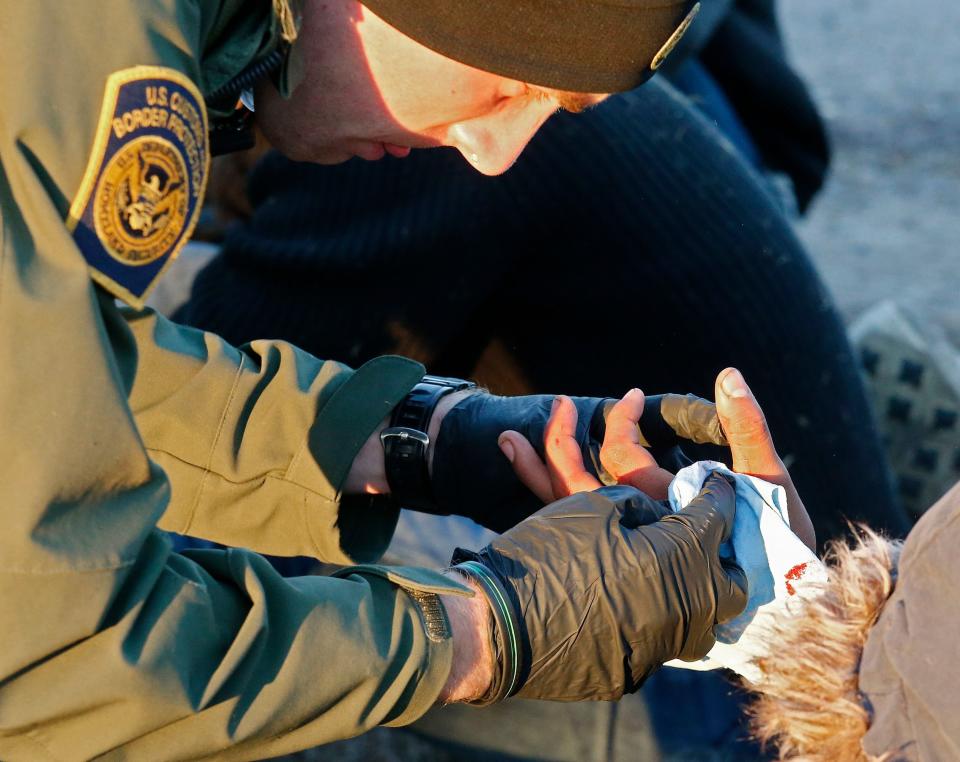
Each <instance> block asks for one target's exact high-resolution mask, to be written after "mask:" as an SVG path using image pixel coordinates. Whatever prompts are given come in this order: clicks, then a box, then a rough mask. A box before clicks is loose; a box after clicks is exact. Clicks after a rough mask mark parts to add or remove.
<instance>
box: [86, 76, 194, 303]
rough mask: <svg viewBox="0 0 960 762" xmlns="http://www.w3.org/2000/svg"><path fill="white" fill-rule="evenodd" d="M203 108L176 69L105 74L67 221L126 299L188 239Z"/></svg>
mask: <svg viewBox="0 0 960 762" xmlns="http://www.w3.org/2000/svg"><path fill="white" fill-rule="evenodd" d="M208 140H209V137H208V124H207V111H206V108H205V106H204V103H203V97H202V96H201V95H200V91H199V90H198V89H197V87H196V85H194V84H193V82H192V81H191V80H190V79H189V78H188V77H186V76H185V75H183V74H181V73H180V72H178V71H176V70H175V69H168V68H165V67H160V66H137V67H134V68H132V69H124V70H122V71H118V72H115V73H113V74H111V75H110V78H109V79H108V80H107V87H106V90H105V93H104V98H103V107H102V108H101V110H100V119H99V122H98V123H97V130H96V138H95V140H94V145H93V152H92V154H91V156H90V160H89V162H88V163H87V169H86V172H85V173H84V176H83V182H82V183H81V184H80V190H79V192H78V193H77V196H76V198H75V199H74V201H73V204H72V205H71V206H70V214H69V217H68V218H67V228H68V229H69V230H70V232H71V233H72V235H73V239H74V241H76V243H77V246H78V247H79V248H80V251H81V252H82V253H83V256H84V258H85V259H86V260H87V265H88V266H89V267H90V274H91V277H93V279H94V280H95V281H97V283H99V284H100V285H102V286H103V287H104V288H106V289H107V290H108V291H110V292H111V293H112V294H113V295H114V296H116V297H118V298H120V299H122V300H123V301H125V302H127V303H128V304H130V305H132V306H134V307H138V308H139V307H142V306H143V302H144V299H145V298H146V296H147V294H148V293H149V291H150V289H151V288H152V287H153V286H154V284H155V283H156V282H157V280H158V279H159V278H160V275H161V274H162V273H163V271H164V270H165V269H166V268H167V267H168V266H169V265H170V264H171V263H172V262H173V260H174V258H175V257H176V256H177V254H178V253H179V252H180V249H181V248H183V245H184V244H185V243H186V242H187V239H188V238H189V237H190V234H191V233H192V232H193V229H194V227H195V226H196V224H197V219H198V217H199V215H200V208H201V205H202V203H203V194H204V190H205V189H206V185H207V173H208V170H209V164H210V151H209V145H208Z"/></svg>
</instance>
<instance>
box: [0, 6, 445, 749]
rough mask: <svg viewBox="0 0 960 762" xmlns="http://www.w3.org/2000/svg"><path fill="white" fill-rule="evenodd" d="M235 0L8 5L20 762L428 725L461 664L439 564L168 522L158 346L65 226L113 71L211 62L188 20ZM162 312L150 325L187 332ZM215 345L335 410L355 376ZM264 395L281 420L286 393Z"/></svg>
mask: <svg viewBox="0 0 960 762" xmlns="http://www.w3.org/2000/svg"><path fill="white" fill-rule="evenodd" d="M214 5H216V4H215V3H204V4H194V3H188V2H181V3H176V2H169V3H155V4H145V3H139V2H134V0H104V1H103V2H101V3H97V5H96V13H88V14H87V15H83V14H84V13H85V12H86V11H88V10H89V5H88V4H85V3H77V4H63V3H53V2H31V3H3V4H0V29H3V30H4V44H3V45H2V46H0V90H2V92H3V93H4V108H3V109H2V110H0V365H2V373H0V420H2V421H3V432H4V435H3V437H0V469H2V478H0V506H2V509H0V510H2V522H3V527H2V531H0V621H2V622H3V648H2V649H0V759H3V760H5V761H11V762H16V761H17V760H31V761H34V760H73V759H93V758H100V757H108V758H111V759H130V758H136V759H151V760H154V759H155V760H165V759H199V758H204V757H211V756H214V757H216V758H218V759H231V758H235V759H255V758H263V757H269V756H274V755H276V754H280V753H284V752H288V751H293V750H294V749H298V748H305V747H307V746H310V745H312V744H316V743H323V742H325V741H329V740H332V739H336V738H345V737H348V736H351V735H355V734H357V733H360V732H363V731H364V730H365V729H367V728H369V727H371V726H373V725H376V724H383V723H389V724H396V723H403V722H408V721H410V720H412V719H414V718H415V717H417V716H418V715H419V714H420V713H422V712H423V711H424V710H425V709H426V708H427V707H428V706H430V705H431V704H432V703H433V702H434V701H435V699H436V696H437V694H438V692H439V690H440V689H441V687H442V685H443V683H444V681H445V679H446V675H447V673H448V671H449V664H450V658H451V644H450V641H449V639H448V638H446V637H444V636H443V634H442V633H441V634H437V633H436V632H435V631H434V630H430V629H428V628H427V627H426V626H425V624H424V617H423V612H422V611H421V609H420V606H419V604H418V603H417V596H416V595H414V594H413V592H412V591H415V590H433V591H439V592H445V591H450V592H456V591H457V590H459V588H457V587H456V586H454V585H450V584H449V583H448V582H447V581H446V580H445V578H444V577H442V576H440V575H439V574H436V573H432V572H428V571H414V570H407V571H403V572H396V571H390V570H387V569H380V568H377V567H373V568H364V569H354V570H352V571H350V570H348V571H347V572H345V573H344V574H343V575H341V577H339V578H306V579H295V580H290V581H286V580H283V579H282V578H280V577H279V576H277V575H276V574H274V573H273V571H272V570H271V569H270V568H268V566H267V565H266V564H265V562H264V561H263V560H262V559H261V558H260V557H259V556H256V555H254V554H252V553H250V552H246V551H209V552H205V553H200V554H198V555H194V556H181V555H177V554H172V553H171V551H170V544H169V541H168V540H167V539H166V537H165V536H164V535H163V534H162V533H160V532H158V531H157V530H156V528H155V527H156V524H157V522H158V521H159V520H160V519H161V517H162V516H163V515H164V512H165V510H166V507H167V505H168V502H169V497H170V493H169V482H168V480H167V477H166V475H165V474H164V471H163V469H162V468H161V467H160V466H158V465H157V464H156V463H155V462H153V461H151V459H150V457H149V456H148V453H147V452H146V450H145V448H144V445H143V440H142V438H141V436H140V434H139V432H138V430H137V426H136V422H135V420H134V416H133V413H132V411H131V409H130V406H129V404H128V402H127V395H128V393H129V392H131V390H132V387H133V386H134V385H135V384H136V382H137V373H136V372H135V369H136V366H137V364H138V361H140V360H142V361H143V363H144V364H145V366H146V365H149V364H151V363H152V362H153V361H152V360H151V359H150V358H148V357H147V356H146V354H147V353H146V352H144V354H143V356H142V357H140V358H138V356H137V353H136V348H137V346H138V342H137V340H136V339H135V337H134V334H133V332H132V330H131V328H130V326H128V325H127V323H126V321H125V320H123V318H122V317H121V316H120V315H119V313H118V311H117V310H116V308H115V307H114V305H113V301H112V299H109V298H108V297H106V296H105V295H104V294H103V292H100V291H98V289H96V288H95V287H94V286H93V285H92V283H91V280H90V274H89V272H88V269H87V265H86V262H85V261H84V259H83V257H82V256H81V254H80V252H79V250H78V248H77V244H76V241H75V239H74V237H73V236H72V235H71V234H70V232H69V231H68V229H67V227H66V225H65V222H64V220H65V213H66V210H67V207H68V206H69V203H70V199H71V198H72V196H73V194H74V193H75V192H76V189H77V187H78V186H79V184H80V180H81V177H82V175H83V172H84V166H85V164H86V161H87V157H88V156H89V152H90V150H91V149H90V146H91V145H92V143H93V141H94V131H95V126H96V123H97V113H98V111H99V108H100V101H101V99H102V97H103V87H104V84H103V83H104V79H105V77H106V76H107V75H109V73H110V71H112V70H114V69H118V68H122V67H124V66H130V65H134V64H140V63H146V64H153V65H157V64H162V65H170V66H173V65H177V66H180V70H181V71H183V72H186V73H188V74H189V73H190V66H189V62H184V60H183V57H184V55H185V54H184V51H188V50H190V49H191V45H192V44H194V42H195V41H194V40H191V39H189V38H188V36H185V35H183V34H180V33H179V32H177V30H178V29H188V30H192V29H194V28H197V27H199V26H201V24H199V22H198V20H197V19H196V18H194V16H195V15H196V14H197V13H198V12H199V11H198V8H200V7H213V6H214ZM141 14H152V15H151V16H150V18H149V19H147V20H144V19H142V18H141ZM51 19H56V23H51ZM145 320H147V321H148V322H146V323H144V326H150V325H152V327H150V328H149V331H148V333H154V334H155V333H160V334H163V333H164V331H166V330H168V329H167V328H166V327H165V326H163V325H161V324H159V323H154V324H150V323H149V320H150V318H145ZM138 328H139V326H138ZM169 330H173V329H169ZM173 332H174V333H176V331H173ZM161 338H162V339H163V341H162V342H161V344H163V343H165V342H166V341H167V337H165V336H164V337H161ZM212 341H213V340H212V339H209V337H201V338H200V340H199V344H198V345H196V344H195V345H191V346H192V347H193V348H194V349H196V348H197V346H204V347H206V350H205V351H206V352H207V353H209V354H210V355H211V357H213V356H217V357H219V355H220V354H222V355H223V357H224V358H232V359H230V360H229V361H230V362H235V363H236V365H235V367H234V369H233V371H232V376H231V378H232V377H233V376H236V375H239V376H241V377H242V378H243V379H246V378H248V376H247V375H246V374H245V373H241V372H240V371H241V370H246V369H249V370H250V372H251V373H253V374H257V378H258V380H257V381H254V382H251V383H250V384H247V383H246V381H245V380H243V381H240V382H239V383H237V382H233V381H231V384H230V385H229V386H230V388H233V387H235V386H236V387H239V386H242V387H243V388H245V389H246V390H247V391H248V392H250V393H251V394H253V392H254V391H255V389H256V388H257V387H258V385H259V388H261V389H266V388H268V387H270V386H271V384H272V383H273V382H274V381H276V380H281V385H282V384H288V383H289V384H294V383H295V385H297V386H298V388H302V389H308V388H313V389H314V390H319V389H320V388H321V387H323V388H326V386H325V383H324V382H323V379H334V378H338V379H339V382H338V383H332V382H331V384H330V386H331V394H330V396H329V400H328V402H327V404H325V405H323V406H322V407H321V412H320V415H323V411H324V410H327V409H334V410H335V409H343V408H337V407H336V406H334V407H330V405H333V404H334V402H335V397H336V395H337V394H338V393H340V392H342V391H344V390H352V382H351V381H350V379H352V378H354V377H355V376H353V375H351V374H350V373H349V372H348V371H346V370H345V369H343V368H341V367H339V366H334V365H331V366H329V368H327V367H326V366H321V365H320V364H319V363H315V361H308V360H307V359H306V358H298V359H297V362H295V363H292V364H291V365H290V368H289V370H285V371H284V372H283V373H280V372H278V371H277V366H276V365H275V363H277V362H279V363H280V365H285V363H284V362H282V361H281V360H282V359H283V358H282V357H281V355H283V353H284V352H288V351H289V350H287V349H285V348H282V347H278V348H277V349H276V350H269V351H267V350H266V349H264V351H263V353H262V358H261V359H258V360H254V359H253V355H251V354H245V357H244V358H241V357H240V354H239V353H237V352H236V350H231V349H229V348H227V347H222V346H219V347H216V346H212V345H210V344H208V343H207V342H212ZM173 343H177V342H173ZM176 348H177V349H178V350H179V349H181V348H182V347H180V346H179V345H178V346H177V347H176ZM274 351H275V352H276V354H274ZM291 357H292V355H291ZM248 362H249V365H248V364H247V363H248ZM301 362H302V363H303V364H302V365H301ZM241 366H242V368H241ZM308 366H309V367H310V368H312V370H311V371H310V372H306V368H307V367H308ZM157 367H159V365H158V366H157ZM178 367H179V366H178ZM194 367H195V368H198V369H201V370H202V368H212V366H210V365H209V363H207V362H204V363H200V362H199V361H198V362H197V364H196V365H195V366H194ZM255 368H258V369H255ZM264 368H267V369H268V370H267V371H266V372H264ZM294 368H297V370H296V372H294V370H293V369H294ZM356 377H357V378H360V377H361V376H360V372H358V373H357V374H356ZM250 378H252V376H250ZM294 379H295V382H294ZM334 387H335V389H334ZM165 388H166V387H165ZM207 388H209V387H207ZM358 388H359V387H358ZM234 393H235V394H236V392H234ZM349 393H352V391H351V392H349ZM227 394H228V396H229V394H230V392H229V391H228V392H227ZM159 396H160V397H163V394H162V393H161V394H160V395H159ZM320 396H321V397H322V396H323V395H322V394H321V395H320ZM250 400H251V401H253V400H255V401H256V404H254V405H253V407H254V408H258V409H257V410H256V416H255V417H257V418H258V419H260V416H261V411H260V409H259V405H260V404H261V402H262V401H263V398H262V397H261V396H258V395H256V394H253V396H252V397H250ZM249 404H253V403H252V402H250V403H248V409H247V412H246V413H241V414H239V415H238V418H237V420H238V421H243V420H244V419H245V418H249V416H250V415H251V414H252V413H253V411H252V410H251V409H250V408H249ZM347 407H350V405H347ZM229 409H230V406H229V404H226V403H221V404H220V411H221V416H222V415H223V414H224V412H223V411H225V410H229ZM264 412H265V411H264ZM244 425H245V424H243V423H240V424H239V429H235V430H232V431H231V436H232V435H235V434H236V433H237V431H241V432H242V431H243V428H244ZM307 429H308V432H307V433H308V435H309V433H310V432H312V431H314V427H313V425H312V424H308V425H307ZM330 446H333V445H330ZM241 451H242V448H241ZM343 457H344V458H346V457H347V456H346V455H344V456H343ZM316 463H317V464H318V465H317V466H316V468H317V470H320V471H322V470H323V468H328V467H329V468H333V467H331V466H327V461H326V460H325V459H324V458H323V457H318V458H317V459H316ZM303 468H304V469H306V470H309V467H308V466H304V467H303ZM306 470H305V471H304V472H303V473H306ZM294 473H298V472H297V470H296V469H294ZM296 478H297V479H301V477H300V476H297V477H296ZM311 478H314V477H307V476H303V477H302V479H301V480H302V481H303V482H304V483H305V484H306V483H308V482H310V479H311ZM327 481H329V483H330V484H331V485H334V484H335V483H336V481H337V477H336V476H335V469H334V470H331V471H330V472H329V473H327ZM310 483H311V484H312V482H310ZM358 531H359V530H358ZM340 542H341V544H342V540H341V541H340Z"/></svg>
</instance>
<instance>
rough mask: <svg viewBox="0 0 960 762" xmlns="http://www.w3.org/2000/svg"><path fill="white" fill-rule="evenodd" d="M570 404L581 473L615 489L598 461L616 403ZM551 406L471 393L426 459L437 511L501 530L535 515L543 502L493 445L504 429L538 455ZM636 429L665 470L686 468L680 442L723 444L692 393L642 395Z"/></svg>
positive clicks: (549, 400) (712, 416) (541, 400)
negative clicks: (529, 444) (583, 467)
mask: <svg viewBox="0 0 960 762" xmlns="http://www.w3.org/2000/svg"><path fill="white" fill-rule="evenodd" d="M571 399H572V401H573V403H574V405H575V406H576V408H577V413H578V416H577V419H578V423H577V430H576V440H577V442H578V443H579V445H580V448H581V453H582V456H583V460H584V463H585V464H586V466H587V470H588V471H589V472H590V473H592V474H593V475H594V476H596V477H597V478H598V479H600V481H601V482H603V483H605V484H614V483H616V480H615V479H612V478H609V476H608V475H607V474H606V473H605V471H604V469H603V466H602V465H601V463H600V458H599V453H600V447H601V444H602V442H603V437H604V433H605V420H606V415H607V413H608V412H609V411H610V409H611V408H612V407H613V405H614V403H615V402H616V400H613V399H604V398H600V397H572V398H571ZM553 401H554V397H553V396H552V395H546V394H544V395H534V396H526V397H497V396H495V395H492V394H486V393H477V394H471V395H469V396H468V397H465V398H464V399H463V400H461V401H460V402H458V403H457V405H456V406H455V407H453V408H452V409H451V410H450V411H448V412H447V414H446V416H445V417H444V418H443V422H442V424H441V426H440V432H439V436H437V439H436V446H435V451H434V454H433V468H432V478H431V486H432V488H433V494H434V497H435V498H436V502H437V512H439V513H457V514H459V515H461V516H467V517H469V518H471V519H473V520H474V521H476V522H477V523H478V524H482V525H483V526H485V527H488V528H489V529H492V530H494V531H496V532H503V531H505V530H507V529H509V528H510V527H512V526H514V525H516V524H517V523H519V522H520V521H522V520H523V519H525V518H526V517H527V516H529V515H530V514H531V513H533V512H535V511H537V510H539V509H540V508H541V507H542V506H543V503H542V502H541V501H540V500H539V499H538V498H537V497H536V496H535V495H534V494H533V493H531V492H530V490H528V489H527V488H526V487H525V486H524V485H523V484H522V483H521V482H520V480H519V479H517V477H516V475H515V474H514V472H513V469H512V468H511V467H510V463H509V462H508V461H507V459H506V458H504V457H503V453H502V452H501V451H500V448H499V447H498V445H497V439H498V438H499V436H500V434H501V433H502V432H504V431H507V430H513V431H516V432H519V433H520V434H522V435H523V436H524V437H526V438H527V439H528V440H529V441H530V442H532V443H533V445H534V447H535V448H536V449H537V451H538V453H539V455H540V457H541V458H542V457H544V451H543V434H544V429H545V427H546V424H547V420H548V418H549V417H550V410H551V406H552V405H553ZM639 426H640V444H641V445H643V446H645V447H648V448H649V449H650V452H651V453H652V455H653V457H654V458H655V459H656V461H657V463H659V464H660V465H661V466H663V467H665V468H667V469H668V470H670V471H677V470H679V469H680V468H682V467H683V466H686V465H688V464H689V463H690V461H689V460H688V459H687V458H686V457H685V456H684V455H683V454H682V452H681V451H680V448H679V446H678V445H679V444H680V443H681V442H682V441H684V440H689V441H692V442H697V443H707V442H709V443H713V444H719V445H725V444H726V443H727V442H726V439H725V437H724V434H723V430H722V428H721V427H720V422H719V420H718V419H717V415H716V410H715V408H714V405H713V403H711V402H708V401H707V400H704V399H701V398H700V397H696V396H694V395H692V394H688V395H679V394H665V395H662V396H653V397H648V398H647V399H646V404H645V407H644V411H643V416H642V418H641V419H640V424H639Z"/></svg>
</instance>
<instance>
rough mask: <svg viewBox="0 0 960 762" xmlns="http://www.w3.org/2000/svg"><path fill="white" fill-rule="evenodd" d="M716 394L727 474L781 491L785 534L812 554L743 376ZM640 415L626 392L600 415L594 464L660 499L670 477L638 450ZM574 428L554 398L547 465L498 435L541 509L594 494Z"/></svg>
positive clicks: (572, 417)
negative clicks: (729, 460)
mask: <svg viewBox="0 0 960 762" xmlns="http://www.w3.org/2000/svg"><path fill="white" fill-rule="evenodd" d="M715 393H716V400H717V401H716V416H717V418H718V419H719V422H720V425H721V426H722V428H723V432H724V433H725V435H726V439H727V441H728V442H729V445H730V452H731V455H732V457H733V470H734V471H736V472H737V473H742V474H748V475H750V476H756V477H759V478H761V479H764V480H765V481H768V482H771V483H773V484H778V485H780V486H781V487H783V488H784V490H785V492H786V496H787V509H788V512H789V515H790V526H791V529H793V531H794V532H795V533H796V534H797V536H799V537H800V539H801V540H802V541H803V543H804V544H805V545H807V547H809V548H810V549H811V550H815V548H816V535H815V533H814V530H813V524H812V523H811V521H810V518H809V516H808V515H807V512H806V509H805V508H804V505H803V501H802V500H801V499H800V495H799V493H798V492H797V489H796V487H795V486H794V484H793V480H792V479H791V478H790V474H789V472H788V471H787V469H786V467H785V466H784V464H783V461H782V460H781V459H780V456H779V455H778V454H777V451H776V448H775V447H774V445H773V439H772V437H771V435H770V431H769V429H768V427H767V423H766V419H765V418H764V415H763V410H762V409H761V408H760V405H759V403H758V402H757V400H756V398H755V397H754V396H753V393H752V392H751V391H750V388H749V387H748V386H747V384H746V382H745V381H744V379H743V376H742V375H741V374H740V372H739V371H738V370H736V369H735V368H727V369H725V370H723V371H721V372H720V373H719V374H718V376H717V381H716V385H715ZM643 408H644V395H643V392H641V391H640V390H639V389H633V390H631V391H630V392H628V393H627V394H626V395H625V396H624V397H623V399H621V400H620V401H619V402H617V403H616V404H615V405H614V406H613V408H612V409H611V410H610V412H609V413H608V415H607V427H606V433H605V436H604V439H603V445H602V446H601V448H600V461H601V463H602V464H603V467H604V469H605V470H606V471H607V472H608V473H609V474H610V475H611V476H612V477H613V478H614V479H616V481H617V483H619V484H629V485H631V486H634V487H636V488H637V489H640V490H642V491H644V492H646V493H647V494H649V495H650V496H651V497H654V498H658V499H659V498H663V497H666V490H667V486H668V485H669V484H670V481H671V480H672V478H673V475H672V474H670V473H669V472H668V471H665V470H664V469H662V468H660V467H659V466H658V465H657V464H656V462H655V461H654V460H653V458H652V456H651V455H650V453H649V452H648V451H647V450H646V449H644V448H643V447H642V446H641V445H640V442H639V437H638V431H639V429H638V428H637V422H638V421H639V420H640V417H641V415H642V413H643ZM576 427H577V410H576V408H575V407H574V406H573V405H572V404H571V402H570V400H569V398H566V397H557V401H556V403H555V404H554V407H553V409H552V412H551V415H550V418H549V420H548V422H547V426H546V428H545V435H544V443H543V448H544V452H545V454H546V464H544V462H543V461H541V460H540V457H539V456H538V454H537V453H536V452H535V450H534V448H533V446H532V445H531V443H530V442H529V441H528V440H527V439H526V438H525V437H523V436H522V435H521V434H519V433H518V432H516V431H510V430H508V431H505V432H503V434H501V435H500V439H499V444H500V447H501V450H503V451H504V454H505V455H506V456H507V458H508V460H510V461H511V463H512V464H513V468H514V471H515V473H516V474H517V477H518V478H519V479H520V481H522V482H523V483H524V484H525V485H526V486H527V487H528V488H529V489H530V490H531V491H533V492H534V494H536V495H537V496H538V497H539V498H540V499H541V500H544V501H545V502H548V501H550V500H556V499H559V498H561V497H564V496H566V495H570V494H573V493H574V492H580V491H586V490H592V489H596V488H598V487H600V486H601V485H600V482H599V481H598V480H597V479H596V477H594V476H593V474H591V473H590V472H589V471H588V470H587V469H586V467H585V466H584V462H583V458H582V456H581V454H580V449H579V447H578V446H577V443H576V440H575V439H574V432H575V431H576Z"/></svg>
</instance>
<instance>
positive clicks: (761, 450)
mask: <svg viewBox="0 0 960 762" xmlns="http://www.w3.org/2000/svg"><path fill="white" fill-rule="evenodd" d="M716 397H717V415H718V416H719V417H720V423H721V424H722V425H723V429H724V431H725V432H726V435H727V439H728V440H729V442H730V453H731V455H732V456H733V470H734V471H736V472H738V473H741V474H749V475H751V476H758V477H760V478H761V479H764V480H766V481H768V482H772V483H773V484H779V485H780V486H781V487H783V488H784V490H785V491H786V493H787V511H788V513H789V515H790V527H791V528H792V529H793V531H794V532H795V533H796V534H797V536H798V537H800V539H801V540H803V542H804V544H805V545H807V547H809V548H810V549H811V550H814V549H815V548H816V544H817V541H816V535H815V533H814V530H813V524H812V522H811V521H810V517H809V516H808V515H807V511H806V508H804V506H803V501H802V500H801V499H800V494H799V493H798V492H797V488H796V487H795V486H794V485H793V480H792V479H791V478H790V474H789V473H788V472H787V469H786V467H785V466H784V465H783V461H782V460H781V459H780V456H779V455H778V454H777V450H776V448H775V447H774V445H773V438H772V437H771V436H770V429H769V428H768V427H767V420H766V418H765V417H764V415H763V410H761V409H760V405H759V403H758V402H757V400H756V398H755V397H754V396H753V392H751V391H750V387H749V386H747V382H746V381H745V380H744V378H743V376H742V375H741V373H740V371H738V370H737V369H736V368H727V369H726V370H723V371H721V372H720V374H719V375H718V376H717V383H716Z"/></svg>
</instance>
